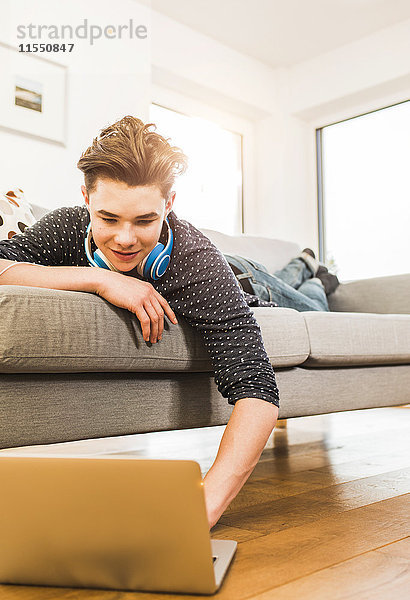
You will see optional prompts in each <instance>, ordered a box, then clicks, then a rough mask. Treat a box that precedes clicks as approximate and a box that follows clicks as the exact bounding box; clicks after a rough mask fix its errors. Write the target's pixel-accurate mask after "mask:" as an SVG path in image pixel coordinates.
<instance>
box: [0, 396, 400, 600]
mask: <svg viewBox="0 0 410 600" xmlns="http://www.w3.org/2000/svg"><path fill="white" fill-rule="evenodd" d="M222 433H223V427H213V428H205V429H202V430H187V431H179V432H164V433H154V434H143V435H139V436H126V437H124V438H108V439H105V440H104V439H100V440H90V441H87V442H71V443H67V444H57V445H54V446H53V454H57V455H59V454H60V455H61V454H62V453H63V454H70V453H74V454H78V453H80V454H81V453H84V454H109V453H118V452H119V453H124V452H126V453H132V454H135V455H138V456H146V457H152V458H191V459H194V460H197V461H198V462H199V464H200V465H201V470H202V473H203V475H204V474H205V473H206V471H207V470H208V469H209V467H210V466H211V464H212V462H213V459H214V457H215V455H216V451H217V449H218V444H219V440H220V438H221V436H222ZM35 448H36V453H43V452H44V453H50V447H48V446H45V447H35ZM1 452H7V453H8V454H10V453H11V452H13V453H18V454H28V453H30V452H32V449H27V448H21V449H16V450H13V451H10V450H8V451H1ZM1 452H0V455H1ZM409 512H410V405H407V406H405V407H394V408H382V409H370V410H362V411H352V412H345V413H337V414H332V415H322V416H316V417H304V418H299V419H291V420H289V421H288V422H287V427H286V428H276V429H275V431H274V433H273V435H272V436H271V438H270V440H269V442H268V444H267V446H266V448H265V450H264V452H263V454H262V456H261V459H260V461H259V463H258V465H257V466H256V468H255V470H254V472H253V474H252V475H251V477H250V479H249V480H248V482H247V483H246V484H245V486H244V488H243V489H242V491H241V492H240V494H239V495H238V496H237V498H236V499H235V500H234V501H233V502H232V504H231V505H230V506H229V507H228V509H227V510H226V511H225V513H224V515H223V516H222V517H221V519H220V521H219V522H218V524H217V525H216V526H215V527H214V528H213V529H212V531H211V536H212V538H215V539H234V540H237V541H238V550H237V553H236V557H235V558H234V561H233V563H232V565H231V567H230V569H229V571H228V574H227V576H226V578H225V581H224V583H223V585H222V588H221V589H220V591H219V592H218V594H217V596H216V597H218V598H219V599H220V600H222V599H229V600H241V599H245V598H252V599H254V600H256V599H257V600H270V599H272V600H285V599H286V600H296V599H299V598H300V599H303V600H322V599H323V600H342V599H347V598H349V599H350V598H352V599H353V598H354V600H365V599H366V600H379V599H380V600H399V599H403V600H404V599H406V600H407V599H409V598H410V515H409ZM199 597H204V598H205V597H207V596H188V595H180V596H177V595H170V594H153V593H149V594H148V593H124V592H110V591H103V590H101V591H99V590H79V589H68V588H44V587H43V588H35V587H23V586H4V585H3V586H1V585H0V600H34V599H36V600H37V599H38V600H40V599H41V600H51V599H53V600H54V599H56V600H57V599H58V600H60V599H61V600H62V599H64V600H77V599H81V600H86V599H87V600H88V599H90V600H96V599H101V600H131V599H144V600H145V599H146V600H150V599H164V600H169V599H170V598H181V599H185V600H186V599H189V598H199Z"/></svg>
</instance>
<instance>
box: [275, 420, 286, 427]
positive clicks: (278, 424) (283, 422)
mask: <svg viewBox="0 0 410 600" xmlns="http://www.w3.org/2000/svg"><path fill="white" fill-rule="evenodd" d="M287 426H288V420H287V419H278V420H277V421H276V429H286V427H287Z"/></svg>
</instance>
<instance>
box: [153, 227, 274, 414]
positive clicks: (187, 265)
mask: <svg viewBox="0 0 410 600" xmlns="http://www.w3.org/2000/svg"><path fill="white" fill-rule="evenodd" d="M205 239H207V238H205ZM208 242H209V244H205V246H204V245H203V244H201V247H193V248H191V249H190V250H189V251H188V252H187V254H186V255H185V257H184V265H183V268H181V269H180V271H179V272H175V273H174V278H175V280H176V283H178V286H177V288H176V289H175V290H174V291H173V292H171V294H164V296H165V297H166V299H167V301H168V302H169V304H170V306H171V307H172V308H173V310H174V311H175V312H176V313H177V314H180V315H182V316H183V317H184V318H185V319H186V320H187V321H188V323H189V324H190V325H191V326H192V327H194V328H195V329H197V330H198V331H199V332H200V333H201V335H202V337H203V340H204V343H205V346H206V348H207V350H208V352H209V355H210V358H211V361H212V366H213V369H214V377H215V383H216V384H217V387H218V390H219V392H220V393H221V394H222V396H223V397H224V398H227V399H228V403H229V404H235V403H236V402H237V401H238V400H240V399H241V398H261V399H262V400H266V401H267V402H270V403H272V404H275V405H276V406H278V407H279V391H278V388H277V385H276V379H275V373H274V370H273V368H272V365H271V364H270V361H269V358H268V356H267V354H266V350H265V348H264V345H263V341H262V335H261V331H260V328H259V325H258V323H257V321H256V319H255V317H254V316H253V313H252V311H251V309H250V308H249V306H248V305H247V303H246V301H245V298H244V295H243V293H242V289H241V287H240V285H239V283H238V282H237V280H236V277H235V276H234V274H233V272H232V270H231V268H230V267H229V264H228V262H227V261H226V259H225V258H224V256H223V254H222V253H221V252H220V251H219V250H218V249H217V248H216V246H214V245H213V244H212V243H211V242H210V241H209V240H208Z"/></svg>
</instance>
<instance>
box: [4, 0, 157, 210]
mask: <svg viewBox="0 0 410 600" xmlns="http://www.w3.org/2000/svg"><path fill="white" fill-rule="evenodd" d="M84 4H85V3H84V1H81V0H70V2H55V1H53V0H36V2H33V1H32V0H18V1H17V2H16V1H14V0H2V6H1V15H2V17H3V18H2V19H0V22H1V26H0V27H1V29H0V40H1V41H2V42H5V43H8V44H10V45H13V46H15V47H16V46H17V45H18V44H19V43H21V41H22V40H19V39H17V37H16V27H17V25H18V24H29V23H34V24H44V25H50V24H59V25H61V24H72V25H73V26H76V25H78V24H80V23H82V22H83V20H84V18H88V20H89V24H91V23H94V24H96V25H102V26H105V25H108V24H112V25H117V24H122V23H128V21H129V19H130V18H132V19H133V21H134V22H135V23H141V24H142V23H143V24H146V25H147V27H148V29H149V28H150V22H149V18H150V12H149V9H148V8H146V7H143V6H140V5H139V4H137V3H136V2H134V1H133V0H116V2H111V1H105V2H101V1H98V0H87V2H86V4H87V10H86V11H85V10H84ZM25 41H30V40H25ZM31 41H37V40H31ZM41 41H44V40H41ZM46 41H47V40H46ZM52 41H54V42H55V41H56V40H52ZM73 42H74V44H75V46H74V49H73V51H72V52H71V53H69V54H68V53H62V52H59V53H55V54H54V53H52V54H51V55H47V58H49V59H51V60H53V61H54V62H58V63H60V64H64V65H67V66H68V68H69V71H68V74H69V75H68V94H67V99H68V103H67V133H68V135H67V144H66V146H65V147H64V146H61V145H58V144H56V143H51V142H45V141H40V140H38V139H33V138H30V137H26V136H24V135H22V134H19V133H16V134H14V133H9V132H5V131H4V130H1V129H0V153H1V177H0V189H4V188H5V187H7V188H8V187H12V186H16V187H20V188H22V189H23V190H24V192H25V193H26V196H27V198H28V200H30V201H32V202H35V203H38V204H41V205H43V206H45V207H49V208H50V209H51V208H55V207H57V206H64V205H65V206H69V205H75V204H82V203H83V198H82V195H81V191H80V185H81V184H82V181H83V175H82V173H81V172H80V171H79V170H78V169H77V167H76V164H77V161H78V159H79V158H80V155H81V153H82V152H83V151H84V150H85V149H86V148H87V147H88V146H89V145H90V143H91V142H92V139H93V137H94V136H95V135H96V134H97V133H98V131H99V130H100V129H101V128H102V127H103V126H105V125H108V124H109V123H111V122H113V121H115V120H117V119H119V118H121V117H122V116H124V115H126V114H134V115H139V116H140V117H141V118H142V119H143V120H144V119H146V118H147V116H148V105H149V99H150V77H151V74H150V41H149V39H147V40H141V39H140V40H136V39H134V40H130V39H122V40H118V39H101V40H96V41H95V42H94V45H92V46H91V45H90V44H89V41H87V40H73ZM42 56H44V54H43V55H42Z"/></svg>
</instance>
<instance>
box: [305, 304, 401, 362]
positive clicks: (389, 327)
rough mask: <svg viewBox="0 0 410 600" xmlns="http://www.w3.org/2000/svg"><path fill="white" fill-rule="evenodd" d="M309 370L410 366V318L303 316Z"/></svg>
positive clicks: (388, 316)
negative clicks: (308, 348) (310, 368)
mask: <svg viewBox="0 0 410 600" xmlns="http://www.w3.org/2000/svg"><path fill="white" fill-rule="evenodd" d="M301 314H302V315H303V318H304V320H305V322H306V327H307V332H308V336H309V340H310V356H309V358H308V359H307V360H306V362H305V363H304V365H303V366H304V367H305V366H309V367H328V366H343V367H345V366H358V365H387V364H410V315H401V314H399V315H382V314H373V313H339V312H316V311H308V312H303V313H301Z"/></svg>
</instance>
